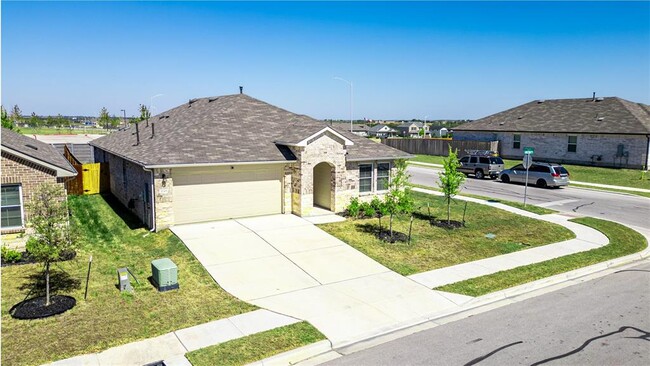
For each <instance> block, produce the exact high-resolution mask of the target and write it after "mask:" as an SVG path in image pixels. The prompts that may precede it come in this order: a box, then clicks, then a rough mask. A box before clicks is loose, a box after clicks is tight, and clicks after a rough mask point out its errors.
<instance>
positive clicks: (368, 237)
mask: <svg viewBox="0 0 650 366" xmlns="http://www.w3.org/2000/svg"><path fill="white" fill-rule="evenodd" d="M413 196H414V198H415V201H416V207H419V208H418V212H419V213H420V214H421V215H427V207H426V205H427V203H429V204H430V205H431V214H432V215H433V216H435V217H436V218H438V219H446V212H447V211H446V210H447V206H446V205H445V203H444V198H443V197H439V196H433V195H429V194H425V193H419V192H413ZM452 205H453V206H452V215H451V218H452V220H457V221H461V220H462V216H463V208H464V205H465V203H464V202H461V201H457V202H456V203H452ZM420 217H421V216H420ZM465 221H466V227H464V228H460V229H455V230H448V229H444V228H439V227H435V226H431V225H430V224H429V222H428V221H427V220H426V218H416V219H415V220H414V221H413V234H412V241H411V244H410V245H409V244H406V243H396V244H390V243H386V242H383V241H381V240H379V239H377V238H376V237H375V235H374V232H376V231H377V230H378V220H377V219H376V218H374V219H361V220H351V219H348V220H346V221H344V222H339V223H333V224H325V225H319V227H320V228H321V229H323V230H325V231H327V232H328V233H330V234H332V235H334V236H336V237H337V238H339V239H341V240H343V241H344V242H346V243H348V244H350V245H352V246H353V247H355V248H356V249H358V250H360V251H361V252H362V253H364V254H366V255H368V256H369V257H371V258H372V259H374V260H376V261H377V262H379V263H381V264H383V265H385V266H386V267H388V268H390V269H392V270H393V271H395V272H397V273H400V274H402V275H405V276H406V275H411V274H414V273H419V272H424V271H429V270H433V269H437V268H442V267H447V266H452V265H455V264H459V263H465V262H470V261H474V260H478V259H482V258H487V257H493V256H496V255H501V254H507V253H511V252H515V251H518V250H521V249H527V248H531V247H536V246H540V245H545V244H550V243H555V242H558V241H563V240H568V239H571V238H574V235H573V232H571V231H570V230H567V229H566V228H564V227H562V226H559V225H555V224H551V223H548V222H545V221H540V220H534V219H530V218H526V217H523V216H519V215H515V214H512V213H509V212H506V211H503V210H499V209H494V208H492V207H489V206H486V205H482V204H478V203H471V202H469V203H468V204H467V213H466V218H465ZM382 225H384V226H385V225H388V217H385V218H383V219H382ZM408 228H409V218H407V217H402V218H397V219H395V222H394V224H393V229H394V230H397V231H400V232H402V233H408ZM488 233H492V234H495V235H496V237H495V238H494V239H488V238H486V237H485V235H486V234H488Z"/></svg>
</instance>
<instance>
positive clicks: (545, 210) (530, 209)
mask: <svg viewBox="0 0 650 366" xmlns="http://www.w3.org/2000/svg"><path fill="white" fill-rule="evenodd" d="M411 186H412V187H418V188H424V189H429V190H433V191H440V188H439V187H429V186H425V185H422V184H411ZM460 196H465V197H472V198H478V199H481V200H485V201H490V202H498V203H501V204H504V205H508V206H512V207H515V208H518V209H520V210H524V211H528V212H532V213H535V214H538V215H549V214H554V213H558V212H559V211H556V210H551V209H550V208H546V207H539V206H535V205H526V206H524V204H523V203H522V202H514V201H508V200H502V199H499V198H492V197H486V196H480V195H478V194H469V193H460Z"/></svg>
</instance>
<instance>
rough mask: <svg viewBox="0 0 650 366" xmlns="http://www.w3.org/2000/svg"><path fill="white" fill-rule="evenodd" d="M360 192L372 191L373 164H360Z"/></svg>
mask: <svg viewBox="0 0 650 366" xmlns="http://www.w3.org/2000/svg"><path fill="white" fill-rule="evenodd" d="M359 192H372V164H359Z"/></svg>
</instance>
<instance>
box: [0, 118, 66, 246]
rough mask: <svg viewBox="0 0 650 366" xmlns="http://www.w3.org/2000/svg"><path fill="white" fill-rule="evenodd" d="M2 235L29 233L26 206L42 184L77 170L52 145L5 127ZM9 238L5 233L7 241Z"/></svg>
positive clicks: (64, 177)
mask: <svg viewBox="0 0 650 366" xmlns="http://www.w3.org/2000/svg"><path fill="white" fill-rule="evenodd" d="M1 150H2V193H1V197H2V215H1V218H2V220H1V221H2V234H3V235H4V234H15V233H23V232H25V228H26V223H27V221H28V219H29V218H28V217H27V216H28V215H27V210H26V209H25V207H26V205H27V204H28V203H29V201H30V200H31V196H32V193H33V192H34V190H35V189H36V187H38V186H39V185H40V184H41V183H45V182H51V183H56V184H60V185H61V186H62V187H64V188H65V186H64V183H65V180H66V179H68V178H72V177H74V176H76V175H77V171H76V170H75V169H74V168H73V167H72V165H70V163H69V162H68V161H67V160H66V159H65V158H64V157H63V155H61V154H60V153H59V152H57V150H56V149H55V148H54V147H53V146H51V145H48V144H45V143H43V142H40V141H37V140H35V139H32V138H30V137H27V136H23V135H21V134H18V133H16V132H13V131H11V130H9V129H6V128H3V129H2V147H1ZM6 239H7V238H5V237H4V236H3V242H6V241H7V240H6Z"/></svg>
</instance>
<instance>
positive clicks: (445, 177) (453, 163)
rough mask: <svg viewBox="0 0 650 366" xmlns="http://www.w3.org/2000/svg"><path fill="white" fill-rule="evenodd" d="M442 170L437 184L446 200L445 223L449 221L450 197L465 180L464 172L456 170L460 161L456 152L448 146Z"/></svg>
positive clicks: (455, 193)
mask: <svg viewBox="0 0 650 366" xmlns="http://www.w3.org/2000/svg"><path fill="white" fill-rule="evenodd" d="M442 165H443V169H444V171H443V172H442V173H440V182H438V186H440V188H441V189H442V193H443V194H444V195H445V199H446V200H447V224H450V223H451V199H452V198H453V197H454V196H455V195H457V194H458V192H460V186H461V185H462V184H463V182H464V181H465V174H463V173H461V172H459V171H458V168H459V167H460V161H458V154H457V152H456V151H455V150H454V149H452V148H451V146H449V155H448V156H447V158H446V159H443V163H442Z"/></svg>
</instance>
